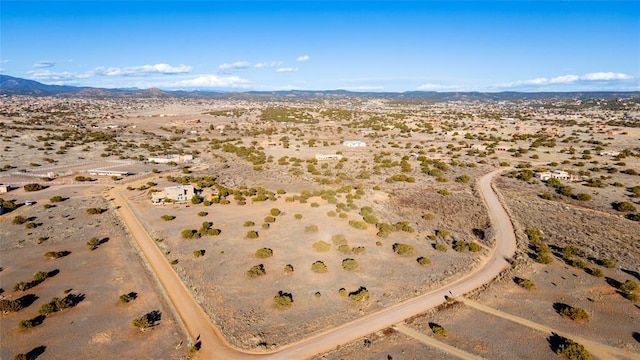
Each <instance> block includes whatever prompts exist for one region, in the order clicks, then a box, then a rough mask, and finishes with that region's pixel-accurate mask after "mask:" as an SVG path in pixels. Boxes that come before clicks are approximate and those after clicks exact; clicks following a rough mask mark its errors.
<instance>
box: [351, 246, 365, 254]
mask: <svg viewBox="0 0 640 360" xmlns="http://www.w3.org/2000/svg"><path fill="white" fill-rule="evenodd" d="M365 251H367V249H366V248H365V247H364V246H354V247H352V248H351V252H352V253H353V254H354V255H360V254H364V253H365Z"/></svg>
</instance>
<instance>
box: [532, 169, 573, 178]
mask: <svg viewBox="0 0 640 360" xmlns="http://www.w3.org/2000/svg"><path fill="white" fill-rule="evenodd" d="M538 178H539V179H540V180H541V181H548V180H549V179H558V180H571V176H570V175H569V173H567V172H566V171H562V170H553V171H545V172H542V173H539V174H538Z"/></svg>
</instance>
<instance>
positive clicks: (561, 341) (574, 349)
mask: <svg viewBox="0 0 640 360" xmlns="http://www.w3.org/2000/svg"><path fill="white" fill-rule="evenodd" d="M550 339H551V340H549V342H551V343H556V344H557V346H556V347H555V349H554V351H555V353H556V354H558V355H562V356H563V357H565V358H567V359H569V360H591V354H589V352H588V351H587V350H586V349H585V348H584V346H582V345H581V344H578V343H577V342H575V341H573V340H570V339H567V338H565V337H562V336H559V335H557V334H555V333H553V335H551V338H550Z"/></svg>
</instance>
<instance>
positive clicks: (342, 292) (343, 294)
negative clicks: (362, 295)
mask: <svg viewBox="0 0 640 360" xmlns="http://www.w3.org/2000/svg"><path fill="white" fill-rule="evenodd" d="M338 294H340V296H347V289H345V288H340V289H338Z"/></svg>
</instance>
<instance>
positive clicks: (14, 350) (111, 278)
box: [0, 187, 186, 359]
mask: <svg viewBox="0 0 640 360" xmlns="http://www.w3.org/2000/svg"><path fill="white" fill-rule="evenodd" d="M86 190H88V189H86V188H71V187H69V188H64V189H62V188H61V189H55V191H54V190H51V191H43V192H42V193H30V194H29V195H28V197H29V198H30V199H35V200H37V201H38V203H37V204H36V205H33V206H29V207H26V206H23V207H21V208H19V209H17V210H15V211H14V212H12V213H10V214H6V215H4V216H2V217H1V218H0V246H1V248H0V249H1V251H2V257H1V266H2V269H3V270H2V273H1V285H0V287H1V288H2V289H3V293H2V295H3V296H5V297H7V298H12V299H17V298H20V297H23V296H25V295H34V296H35V298H36V300H35V301H34V302H33V303H32V304H30V305H29V306H28V307H26V308H25V309H23V310H20V311H19V312H17V313H10V314H5V315H0V329H1V332H2V336H1V339H2V341H1V346H0V348H1V350H0V358H3V359H4V358H7V359H10V358H12V357H13V356H14V355H16V354H18V353H21V352H22V353H26V352H28V351H31V350H32V349H34V348H37V347H39V346H44V347H45V349H44V353H43V354H42V355H41V356H40V357H38V358H41V359H61V358H64V359H81V358H95V359H97V358H103V359H104V358H110V357H112V356H113V354H118V356H122V357H125V358H167V357H169V358H174V359H177V358H180V357H182V356H184V355H185V354H186V352H185V350H184V347H183V348H182V349H179V350H176V349H175V347H176V345H177V344H178V343H179V342H182V341H184V340H185V335H183V333H182V330H181V328H180V327H179V326H178V325H177V324H176V322H175V321H174V319H173V316H172V314H171V311H170V310H169V308H168V306H167V304H166V303H165V301H164V299H163V297H162V296H161V295H160V294H159V293H158V287H157V285H156V283H155V280H154V278H153V277H152V276H151V275H150V273H149V272H148V270H147V269H146V268H145V267H144V266H143V265H142V262H141V260H140V258H139V256H138V254H137V253H136V251H135V249H134V248H133V247H132V243H131V240H130V239H129V237H128V235H127V232H126V230H125V229H124V228H123V226H122V225H121V223H120V221H119V220H118V218H117V217H115V216H114V215H113V213H112V212H111V211H107V212H106V213H103V214H101V215H88V214H87V213H86V209H87V208H88V207H103V208H106V207H107V204H106V202H105V201H104V200H103V198H102V196H101V195H99V194H97V195H91V194H90V193H91V192H90V191H86ZM54 194H55V195H61V196H63V197H69V196H73V197H72V198H70V199H68V200H65V201H63V202H60V203H56V207H54V208H51V209H48V210H45V209H44V208H43V206H42V205H43V204H45V203H49V200H48V199H49V197H51V196H53V195H54ZM12 196H14V197H15V198H18V199H21V198H22V199H23V198H25V197H26V196H27V195H25V194H21V193H20V192H14V193H12ZM16 215H22V216H25V217H35V219H34V221H35V222H36V223H39V224H42V225H40V226H38V227H37V228H35V229H32V230H27V229H25V228H24V225H13V224H11V220H12V219H13V217H14V216H16ZM41 236H48V237H49V238H48V239H47V240H45V241H44V242H43V243H42V244H36V240H37V239H38V238H39V237H41ZM92 236H96V237H99V238H100V239H107V238H108V241H106V242H105V243H103V244H102V245H100V247H99V248H98V249H96V250H94V251H90V250H89V249H88V248H87V246H86V244H85V243H86V242H87V240H89V238H90V237H92ZM62 250H65V251H70V252H71V253H70V254H69V255H68V256H65V257H63V258H60V259H55V260H46V259H45V258H44V257H43V254H44V253H45V252H47V251H62ZM55 270H57V271H59V272H58V273H57V274H56V275H55V276H53V277H51V278H48V279H46V280H45V281H44V282H43V283H41V284H39V285H37V286H36V287H34V288H32V289H30V290H27V291H25V292H15V291H13V285H14V284H15V283H16V282H18V281H28V280H30V279H31V277H32V274H33V273H35V272H37V271H47V272H51V271H55ZM68 290H70V291H71V292H70V293H71V294H75V295H81V296H82V297H83V300H82V301H81V302H79V303H78V304H77V305H76V306H75V307H73V308H71V309H66V310H64V311H62V312H60V313H55V314H52V315H50V316H47V318H46V319H45V320H44V322H43V323H42V324H41V325H38V326H36V327H34V328H33V329H30V330H20V329H19V328H18V322H19V321H20V320H24V319H31V318H34V317H35V316H37V315H38V308H39V307H40V306H41V305H42V304H44V303H46V302H49V300H50V299H51V298H53V297H59V298H62V297H64V296H65V292H66V291H68ZM129 292H135V293H137V294H138V297H137V299H136V300H134V301H133V302H132V303H130V304H122V303H120V302H119V300H118V298H119V296H120V295H122V294H126V293H129ZM152 310H158V311H160V313H161V320H160V321H159V322H158V323H157V326H155V327H153V328H152V329H150V330H148V331H145V332H144V333H142V332H140V331H138V330H136V329H134V327H133V326H132V325H131V322H132V320H133V318H135V317H139V316H142V315H144V314H146V313H147V312H150V311H152ZM70 339H73V340H70ZM80 349H82V351H81V352H80Z"/></svg>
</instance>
